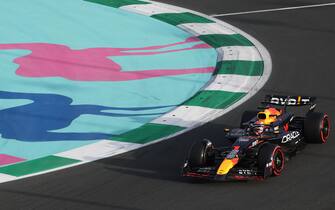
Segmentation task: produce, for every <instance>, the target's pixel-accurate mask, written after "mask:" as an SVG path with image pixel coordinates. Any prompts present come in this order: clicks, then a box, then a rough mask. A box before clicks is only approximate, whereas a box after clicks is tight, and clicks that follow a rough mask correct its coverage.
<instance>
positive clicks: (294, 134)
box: [281, 131, 300, 144]
mask: <svg viewBox="0 0 335 210" xmlns="http://www.w3.org/2000/svg"><path fill="white" fill-rule="evenodd" d="M299 136H300V133H299V132H298V131H293V132H292V133H289V134H286V135H285V136H283V138H282V140H281V143H283V144H284V143H286V142H289V141H292V140H294V139H296V138H298V137H299Z"/></svg>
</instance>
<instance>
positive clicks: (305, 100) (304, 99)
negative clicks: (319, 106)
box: [262, 95, 316, 107]
mask: <svg viewBox="0 0 335 210" xmlns="http://www.w3.org/2000/svg"><path fill="white" fill-rule="evenodd" d="M315 100H316V98H315V97H310V96H281V95H267V96H265V100H264V101H263V102H262V104H272V105H277V106H311V107H315Z"/></svg>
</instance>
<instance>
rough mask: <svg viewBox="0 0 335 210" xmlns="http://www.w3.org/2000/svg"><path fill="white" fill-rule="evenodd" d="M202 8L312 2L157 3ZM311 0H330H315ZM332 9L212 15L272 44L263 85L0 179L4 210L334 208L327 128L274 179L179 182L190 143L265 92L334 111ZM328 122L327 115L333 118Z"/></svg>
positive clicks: (217, 135) (214, 134)
mask: <svg viewBox="0 0 335 210" xmlns="http://www.w3.org/2000/svg"><path fill="white" fill-rule="evenodd" d="M164 3H168V4H171V5H178V6H181V7H184V8H188V9H192V10H195V11H199V12H202V13H204V14H208V15H210V14H229V13H237V12H245V11H257V10H267V9H274V8H287V7H298V6H303V5H308V4H316V2H315V1H313V2H311V3H306V2H303V3H302V2H299V1H294V2H292V1H268V2H267V3H264V2H263V1H254V2H253V3H252V4H250V2H248V1H246V0H239V1H234V3H232V2H221V1H214V0H209V1H206V2H194V1H186V0H184V1H172V0H170V1H164ZM317 3H320V4H321V3H329V2H322V1H318V2H317ZM334 11H335V7H333V6H329V7H318V8H306V9H300V10H287V11H274V12H266V13H254V14H242V15H236V16H234V15H232V16H226V17H218V18H219V19H221V20H223V21H225V22H227V23H229V24H231V25H233V26H235V27H237V28H239V29H241V30H243V31H245V32H247V33H248V34H250V35H251V36H252V37H255V38H256V39H257V40H258V41H260V42H261V43H262V44H263V45H264V46H265V47H266V48H267V49H268V51H269V52H270V54H271V58H272V63H273V68H272V74H271V77H270V79H269V80H268V82H267V83H266V85H265V86H264V87H263V88H262V89H261V90H260V91H259V92H258V93H257V94H256V95H255V96H254V97H252V98H250V99H249V100H248V101H247V102H245V103H243V104H241V105H240V106H238V107H237V108H235V109H234V110H232V111H230V112H229V113H227V114H225V115H224V116H222V117H220V118H219V119H216V120H214V121H211V122H210V123H207V124H206V125H204V126H202V127H200V128H198V129H196V130H191V131H189V132H187V133H185V134H182V135H179V136H176V137H174V138H170V139H169V140H168V141H162V142H160V143H157V144H153V145H150V146H147V147H143V148H141V149H138V150H134V151H132V152H128V153H126V154H122V155H119V156H116V157H112V158H107V159H103V160H99V161H96V162H92V163H89V164H85V165H81V166H77V167H74V168H69V169H65V170H62V171H57V172H54V173H50V174H45V175H40V176H36V177H31V178H28V179H22V180H18V181H14V182H9V183H3V184H1V185H0V195H1V201H2V206H3V208H4V209H240V208H245V207H248V208H250V209H269V208H272V209H302V208H304V209H333V208H334V205H335V203H334V202H335V194H334V190H333V189H334V187H335V182H334V180H333V177H334V176H335V166H334V164H333V162H334V160H335V155H334V149H335V143H334V137H333V135H334V129H333V130H332V133H331V137H330V139H329V142H328V143H327V144H326V145H308V146H307V147H306V149H305V150H304V151H302V152H301V153H299V154H298V155H297V156H296V157H294V158H293V159H292V161H290V162H288V164H287V165H286V169H285V172H284V174H283V175H282V176H281V177H277V178H271V179H269V180H266V181H264V182H229V183H201V184H192V183H188V182H185V180H183V179H182V178H181V177H180V168H181V166H182V163H183V161H184V158H185V155H186V153H187V151H188V148H189V147H190V145H191V144H192V142H193V141H195V140H198V139H202V138H208V139H211V140H213V141H214V142H220V141H223V140H224V135H223V133H224V132H223V128H224V127H233V126H238V124H239V120H240V115H241V113H242V112H243V111H244V110H246V109H254V108H255V107H257V106H258V103H259V101H261V100H262V99H263V97H264V95H265V94H271V93H276V94H288V95H289V94H291V95H311V96H316V97H318V102H317V104H318V107H317V109H318V110H320V111H324V112H327V113H328V114H329V115H330V117H331V118H333V113H335V112H334V111H335V108H334V107H335V98H334V96H333V93H332V92H333V91H334V90H335V85H334V83H333V81H332V80H333V78H334V76H335V73H334V72H333V70H332V69H334V67H335V66H334V64H333V62H332V57H333V53H332V46H334V45H335V38H334V33H335V31H334V26H333V23H332V22H331V21H330V20H332V19H334ZM332 124H334V120H332Z"/></svg>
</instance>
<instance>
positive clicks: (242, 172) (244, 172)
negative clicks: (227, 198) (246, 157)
mask: <svg viewBox="0 0 335 210" xmlns="http://www.w3.org/2000/svg"><path fill="white" fill-rule="evenodd" d="M237 173H238V174H240V175H244V176H246V175H247V176H248V175H249V176H251V175H254V174H255V172H254V171H253V170H250V169H239V170H238V171H237Z"/></svg>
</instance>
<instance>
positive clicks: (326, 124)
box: [320, 116, 330, 142]
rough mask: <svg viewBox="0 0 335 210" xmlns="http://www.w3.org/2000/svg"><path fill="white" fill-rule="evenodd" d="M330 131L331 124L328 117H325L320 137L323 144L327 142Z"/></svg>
mask: <svg viewBox="0 0 335 210" xmlns="http://www.w3.org/2000/svg"><path fill="white" fill-rule="evenodd" d="M329 129H330V123H329V118H328V116H325V117H324V118H323V120H322V125H321V129H320V135H321V139H322V141H323V142H326V141H327V138H328V136H329Z"/></svg>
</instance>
